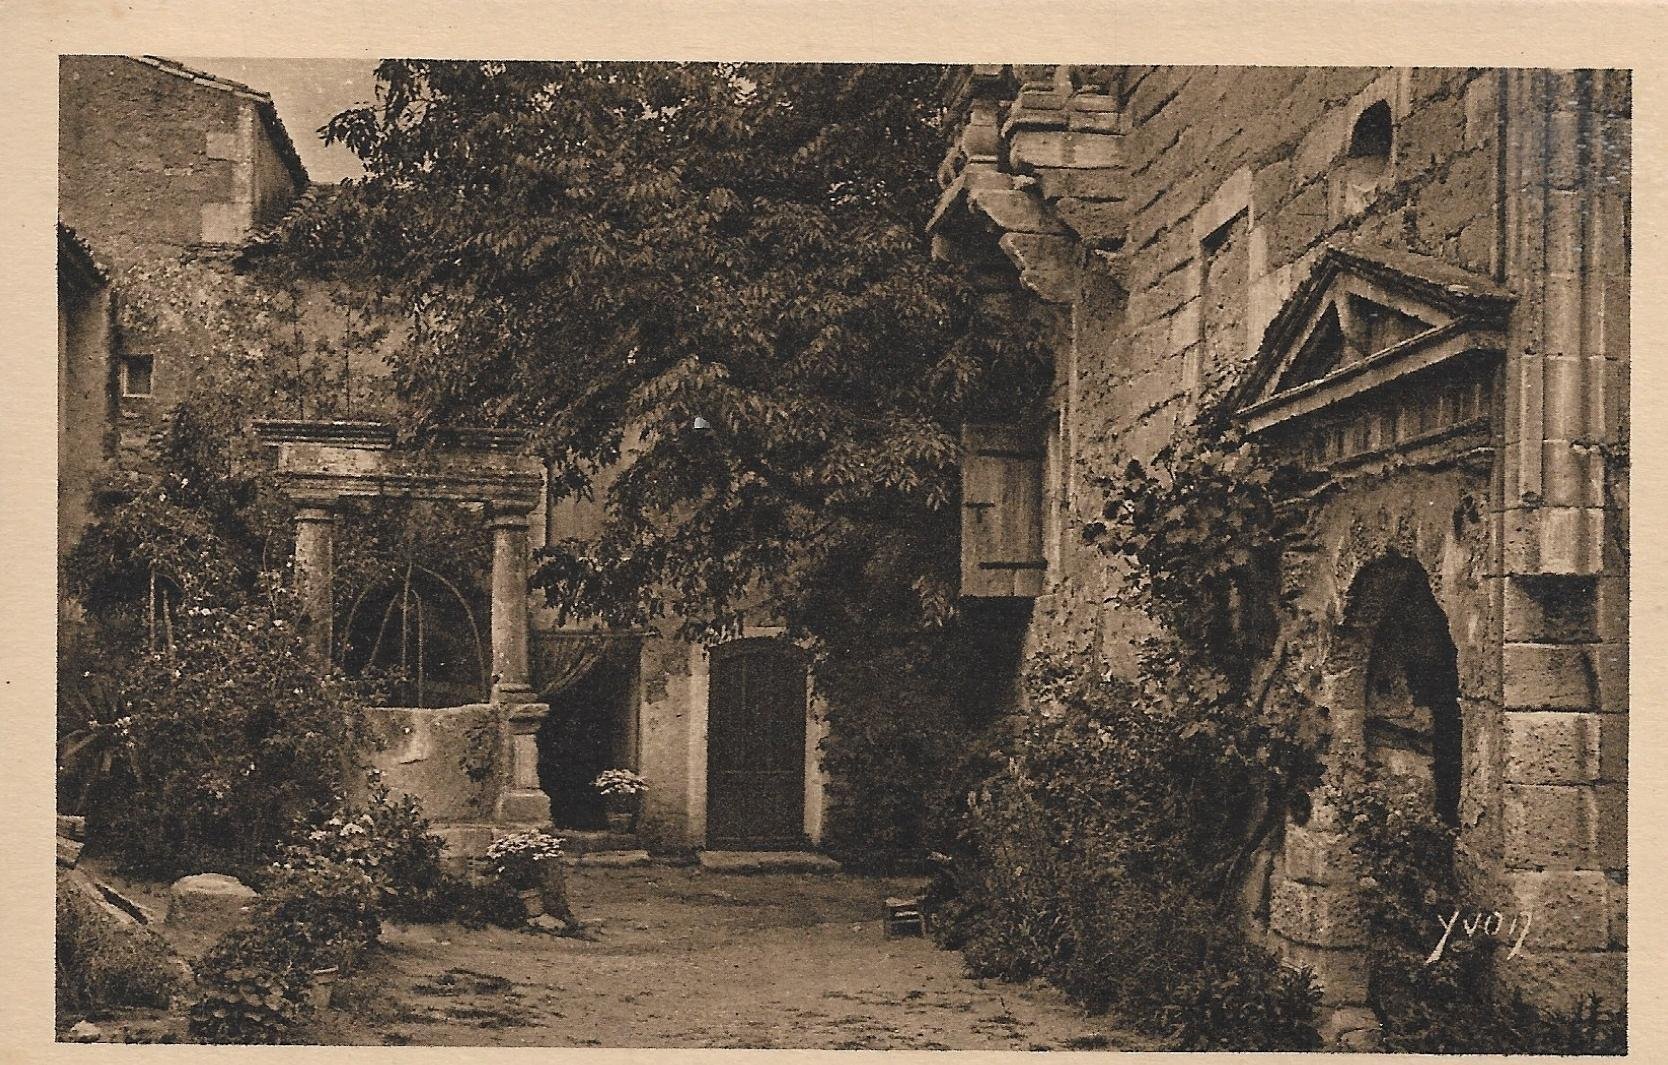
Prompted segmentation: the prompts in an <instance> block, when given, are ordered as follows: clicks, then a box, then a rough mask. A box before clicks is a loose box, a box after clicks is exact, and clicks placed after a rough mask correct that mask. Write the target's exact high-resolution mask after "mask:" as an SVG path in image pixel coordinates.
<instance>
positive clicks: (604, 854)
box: [562, 850, 654, 869]
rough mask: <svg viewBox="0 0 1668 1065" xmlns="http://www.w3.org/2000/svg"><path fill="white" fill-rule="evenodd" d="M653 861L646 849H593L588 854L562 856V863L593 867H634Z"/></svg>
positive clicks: (649, 863)
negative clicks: (593, 850)
mask: <svg viewBox="0 0 1668 1065" xmlns="http://www.w3.org/2000/svg"><path fill="white" fill-rule="evenodd" d="M653 862H654V859H653V858H651V857H649V852H648V851H646V850H612V851H595V852H592V853H588V854H570V855H565V856H564V857H563V858H562V863H563V864H564V865H573V866H581V867H585V868H595V869H635V868H637V867H638V866H643V865H651V864H653Z"/></svg>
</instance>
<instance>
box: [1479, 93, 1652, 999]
mask: <svg viewBox="0 0 1668 1065" xmlns="http://www.w3.org/2000/svg"><path fill="white" fill-rule="evenodd" d="M1503 88H1504V92H1505V100H1506V101H1507V111H1506V118H1507V137H1506V144H1505V158H1504V162H1505V164H1506V182H1505V184H1506V187H1507V188H1508V189H1509V190H1511V193H1510V198H1509V199H1508V201H1507V207H1508V211H1507V215H1506V220H1505V221H1506V227H1505V232H1504V234H1503V238H1504V239H1503V249H1504V252H1505V263H1504V265H1505V274H1506V283H1507V285H1508V286H1510V287H1511V288H1512V289H1513V290H1514V291H1516V292H1518V293H1519V301H1518V305H1517V308H1516V309H1515V311H1514V313H1513V316H1512V325H1511V330H1510V333H1509V338H1508V339H1509V345H1508V347H1509V350H1508V352H1507V360H1506V373H1505V381H1506V401H1505V404H1504V423H1505V424H1504V439H1505V448H1504V450H1503V451H1502V455H1501V459H1502V466H1503V471H1502V481H1503V491H1502V497H1503V498H1502V504H1501V505H1502V510H1501V514H1500V532H1499V534H1498V535H1499V537H1500V542H1501V555H1502V557H1501V567H1500V568H1501V572H1502V578H1501V584H1500V588H1499V593H1498V599H1497V601H1498V602H1499V603H1500V610H1501V635H1502V643H1503V647H1502V652H1501V667H1500V668H1501V674H1502V679H1501V686H1500V705H1501V709H1500V748H1501V770H1500V772H1501V781H1502V783H1501V802H1500V808H1501V812H1500V831H1501V855H1500V865H1501V866H1502V868H1501V869H1500V870H1499V875H1500V877H1501V879H1502V880H1503V882H1504V883H1503V887H1504V889H1505V892H1504V893H1505V896H1506V897H1505V898H1504V899H1503V901H1502V903H1501V905H1500V908H1501V909H1502V910H1510V911H1514V912H1511V913H1507V914H1506V917H1507V919H1508V920H1509V919H1510V918H1511V917H1512V916H1516V915H1519V914H1522V915H1532V922H1531V924H1530V925H1529V932H1528V934H1527V936H1526V938H1525V939H1524V941H1523V945H1522V950H1521V952H1520V953H1519V954H1518V955H1517V956H1516V957H1514V958H1512V959H1510V960H1509V961H1507V962H1502V963H1501V964H1500V966H1499V969H1498V975H1499V976H1500V978H1501V979H1502V980H1504V981H1506V982H1507V983H1509V984H1510V985H1512V986H1514V987H1515V988H1516V989H1517V990H1519V991H1521V992H1522V993H1523V994H1524V996H1525V997H1526V998H1528V999H1529V1000H1530V1001H1531V1002H1533V1003H1536V1004H1538V1005H1543V1006H1551V1007H1555V1008H1568V1007H1571V1006H1574V1005H1577V1004H1578V1003H1579V1001H1580V1000H1581V999H1582V998H1583V997H1585V996H1586V995H1588V994H1590V993H1591V994H1597V995H1598V996H1599V997H1600V998H1601V999H1602V1000H1603V1001H1605V1002H1607V1003H1617V1004H1619V1003H1620V1002H1621V1001H1623V998H1624V996H1625V994H1626V975H1627V953H1626V951H1627V765H1628V749H1627V731H1628V708H1629V697H1628V666H1627V626H1626V607H1625V603H1626V601H1627V592H1626V589H1627V579H1628V578H1627V563H1626V558H1625V554H1624V553H1623V552H1622V551H1620V550H1619V548H1618V546H1617V544H1616V543H1615V542H1614V540H1613V539H1612V538H1611V536H1610V535H1608V534H1607V526H1609V525H1612V524H1613V523H1625V520H1626V516H1625V507H1626V499H1625V496H1622V497H1615V496H1613V495H1612V492H1611V487H1610V485H1611V482H1612V481H1613V480H1615V479H1616V478H1617V477H1618V476H1621V477H1625V471H1618V470H1614V469H1609V468H1607V463H1608V459H1609V456H1608V454H1607V451H1608V450H1609V449H1611V448H1615V447H1617V446H1618V445H1620V444H1623V443H1624V442H1625V441H1626V438H1627V430H1626V424H1625V419H1626V416H1627V407H1626V397H1627V366H1628V360H1629V337H1628V332H1627V329H1628V293H1627V278H1626V273H1625V270H1626V263H1627V256H1626V213H1627V191H1626V190H1627V184H1628V182H1627V178H1628V176H1629V173H1630V169H1631V165H1630V159H1629V157H1628V149H1627V145H1628V136H1627V132H1628V127H1629V123H1630V114H1631V106H1630V104H1629V102H1628V101H1629V97H1630V95H1631V88H1630V85H1629V83H1628V81H1627V74H1626V72H1625V71H1617V72H1609V71H1593V72H1583V71H1555V70H1523V71H1518V70H1514V71H1509V72H1507V74H1506V75H1505V76H1504V78H1503Z"/></svg>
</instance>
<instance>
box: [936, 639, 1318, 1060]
mask: <svg viewBox="0 0 1668 1065" xmlns="http://www.w3.org/2000/svg"><path fill="white" fill-rule="evenodd" d="M1026 688H1027V692H1028V693H1029V696H1030V702H1031V706H1032V712H1031V713H1030V714H1029V715H1028V716H1027V717H1026V718H1025V719H1024V720H1023V722H1022V723H1020V724H1019V725H1018V726H1017V734H1016V735H1013V736H1011V737H1009V738H1007V741H1006V742H1005V743H1004V744H1003V750H1005V751H1006V752H1007V757H1006V759H1005V761H1003V763H1002V764H1001V765H1000V766H999V768H998V769H997V770H996V771H995V772H994V773H992V774H991V775H990V776H989V777H987V778H986V779H985V780H983V781H982V782H981V783H980V784H979V785H978V786H977V788H976V790H975V791H974V792H973V793H972V794H971V795H969V796H968V797H967V802H966V812H965V822H964V827H963V828H962V830H961V832H960V834H959V836H958V838H957V839H956V840H955V841H954V844H953V845H952V851H951V853H950V854H949V855H948V859H949V860H948V869H947V872H948V876H947V877H946V878H945V880H946V882H945V883H944V884H942V885H941V888H940V891H942V892H943V893H944V896H945V897H944V898H943V899H942V901H941V902H940V906H941V908H942V911H943V913H944V915H945V917H946V921H945V923H944V926H943V927H944V928H945V931H946V938H947V940H948V942H949V943H950V944H951V945H953V946H959V947H961V948H962V949H963V950H964V951H965V953H966V955H967V958H968V961H969V963H970V965H971V966H972V967H973V968H974V970H975V971H977V972H981V973H987V974H992V975H999V976H1003V977H1006V978H1010V979H1014V978H1023V977H1026V976H1032V975H1041V976H1046V977H1047V978H1049V979H1050V980H1051V981H1052V982H1054V983H1056V984H1057V985H1059V986H1060V987H1061V988H1063V989H1064V990H1066V991H1067V992H1068V993H1069V994H1071V995H1072V996H1073V997H1074V998H1076V999H1077V1000H1079V1001H1081V1002H1083V1003H1084V1004H1085V1005H1087V1006H1089V1007H1090V1008H1092V1009H1096V1010H1112V1011H1114V1012H1115V1013H1116V1014H1118V1015H1119V1016H1120V1017H1121V1018H1123V1019H1125V1020H1126V1021H1128V1022H1130V1023H1133V1024H1137V1025H1140V1026H1142V1027H1145V1028H1147V1029H1149V1030H1151V1031H1153V1032H1154V1033H1155V1034H1159V1035H1161V1036H1163V1037H1165V1038H1166V1039H1167V1041H1168V1043H1169V1045H1173V1046H1175V1047H1178V1048H1184V1049H1236V1050H1252V1049H1304V1048H1308V1047H1311V1046H1314V1045H1316V1043H1317V1039H1318V1037H1317V1036H1316V1035H1315V1031H1314V1026H1313V1025H1314V1018H1315V1011H1316V1007H1317V1005H1318V997H1317V995H1316V993H1315V991H1314V989H1313V987H1312V985H1311V983H1310V980H1309V978H1308V976H1307V975H1305V974H1301V973H1297V972H1294V971H1291V970H1288V969H1284V968H1282V967H1281V966H1280V965H1279V964H1278V962H1277V961H1276V960H1275V959H1274V958H1273V957H1272V956H1270V955H1269V954H1267V953H1266V952H1265V951H1263V950H1261V949H1260V948H1258V947H1256V946H1255V945H1253V944H1252V943H1250V942H1249V941H1247V940H1246V939H1245V938H1244V937H1243V934H1242V933H1241V932H1240V931H1239V930H1238V925H1237V916H1238V915H1237V913H1236V912H1235V911H1234V909H1233V907H1232V902H1233V888H1234V887H1235V886H1237V883H1238V881H1237V878H1236V874H1237V873H1238V872H1239V871H1240V865H1241V863H1242V862H1243V861H1244V860H1245V858H1247V857H1248V856H1249V853H1250V852H1249V849H1248V848H1249V846H1250V845H1251V843H1252V841H1254V840H1255V839H1256V838H1257V835H1256V834H1255V829H1256V828H1257V827H1258V826H1259V825H1260V824H1261V820H1262V819H1261V810H1262V809H1263V808H1264V807H1265V805H1266V802H1267V800H1266V798H1264V797H1262V796H1263V793H1264V792H1265V790H1266V789H1267V788H1269V787H1270V781H1269V777H1268V766H1266V765H1265V764H1264V763H1263V762H1261V761H1259V760H1258V758H1257V755H1256V753H1254V752H1259V751H1263V750H1265V749H1266V748H1267V747H1268V745H1269V744H1270V737H1269V735H1268V734H1267V732H1266V730H1265V729H1264V727H1263V726H1262V725H1261V724H1260V723H1258V722H1257V721H1256V720H1255V719H1254V717H1251V716H1250V715H1247V714H1246V713H1244V712H1243V710H1242V709H1241V708H1239V707H1235V706H1232V705H1229V704H1225V703H1223V702H1220V701H1218V700H1217V699H1216V698H1215V697H1214V696H1213V695H1210V694H1208V693H1199V694H1200V695H1201V696H1202V697H1201V698H1196V699H1189V698H1185V697H1184V698H1176V696H1177V695H1178V694H1179V693H1178V692H1176V691H1172V690H1167V689H1166V688H1164V687H1162V686H1151V687H1148V688H1146V689H1145V690H1144V689H1143V688H1142V687H1139V686H1136V685H1133V684H1130V683H1127V682H1124V681H1120V680H1118V679H1115V678H1108V677H1106V676H1104V675H1102V674H1101V672H1100V667H1099V665H1098V663H1097V662H1096V661H1095V660H1094V659H1093V657H1092V656H1090V655H1086V654H1080V655H1069V656H1042V657H1040V658H1038V659H1037V660H1036V661H1035V662H1034V663H1033V664H1032V665H1031V667H1030V668H1029V669H1028V670H1027V676H1026ZM1271 761H1272V759H1271Z"/></svg>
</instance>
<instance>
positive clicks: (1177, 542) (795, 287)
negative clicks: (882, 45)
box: [8, 38, 1634, 1055]
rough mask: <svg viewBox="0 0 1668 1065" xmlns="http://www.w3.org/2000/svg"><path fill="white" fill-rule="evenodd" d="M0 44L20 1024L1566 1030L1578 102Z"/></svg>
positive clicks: (1593, 82) (1451, 72) (527, 1043)
mask: <svg viewBox="0 0 1668 1065" xmlns="http://www.w3.org/2000/svg"><path fill="white" fill-rule="evenodd" d="M135 39H136V40H137V39H138V38H135ZM987 43H988V42H987ZM1087 50H1088V49H1085V51H1087ZM1029 51H1031V49H1022V48H1016V52H1021V53H1023V52H1029ZM1022 57H1023V56H1022ZM1139 57H1140V56H1139V55H1132V56H1131V58H1139ZM853 58H856V56H855V55H854V56H853ZM1058 58H1059V59H1061V60H1069V59H1071V56H1070V55H1061V56H1059V57H1058ZM56 62H57V71H58V81H57V87H56V94H57V115H56V128H57V133H56V151H57V204H56V215H57V217H56V263H57V275H56V289H57V330H58V331H57V344H58V362H57V440H56V453H57V459H56V476H57V496H56V506H57V515H56V530H57V540H56V547H57V571H56V574H57V576H56V579H57V608H58V612H57V618H56V647H57V651H56V669H57V672H56V734H55V737H54V741H55V747H56V792H55V796H54V798H55V816H56V855H57V857H56V865H57V868H56V892H55V898H56V906H55V957H54V968H55V985H54V988H55V997H54V1003H55V1018H54V1034H55V1038H56V1040H57V1041H59V1042H65V1043H196V1044H301V1045H311V1046H444V1047H547V1048H583V1047H603V1048H662V1049H669V1050H693V1049H697V1048H719V1049H728V1050H738V1049H781V1050H790V1049H797V1050H829V1051H833V1050H905V1051H908V1050H916V1051H934V1050H937V1051H947V1050H964V1051H965V1050H982V1051H1030V1052H1042V1051H1056V1052H1058V1051H1106V1052H1132V1051H1308V1052H1328V1051H1330V1052H1337V1051H1346V1052H1359V1051H1381V1052H1390V1053H1444V1054H1454V1053H1469V1054H1510V1055H1519V1054H1523V1055H1528V1054H1606V1055H1624V1054H1626V1053H1627V1050H1628V1005H1629V1001H1628V1000H1629V995H1628V927H1627V926H1628V865H1629V863H1628V779H1629V774H1628V723H1629V693H1628V678H1629V666H1628V647H1629V635H1628V634H1629V606H1630V547H1629V470H1630V459H1629V440H1630V432H1629V421H1630V419H1629V411H1630V404H1629V350H1630V349H1629V344H1630V285H1631V282H1632V274H1631V266H1630V264H1631V259H1632V188H1633V179H1632V158H1633V139H1632V133H1631V129H1632V93H1633V81H1634V79H1633V73H1632V71H1630V70H1629V69H1626V68H1592V67H1581V68H1552V67H1546V66H1513V67H1490V66H1336V65H1232V66H1224V65H1217V66H1204V65H1133V64H1132V65H1089V64H1083V63H1076V62H1069V61H1061V62H1054V63H1029V64H1027V63H973V62H961V63H957V62H937V61H935V62H910V63H902V62H878V61H877V62H785V61H762V60H747V61H742V60H729V61H713V60H696V59H682V60H678V61H671V60H666V61H623V60H617V59H612V58H606V59H603V58H599V59H596V60H586V59H576V58H572V57H571V56H570V57H566V58H560V59H555V58H553V59H532V58H527V57H525V56H517V57H514V58H504V59H484V58H479V57H475V58H388V57H386V56H385V55H384V56H378V57H366V58H343V57H335V58H293V59H286V58H272V57H257V56H253V55H243V56H239V55H219V54H216V53H209V52H199V53H192V52H181V53H179V54H169V55H157V54H148V53H137V52H136V53H135V54H102V53H100V54H94V53H91V52H86V51H81V52H73V53H71V52H64V53H62V54H59V55H58V56H57V60H56ZM39 357H40V358H41V359H42V361H43V363H44V351H43V352H42V353H41V354H40V356H39ZM50 446H51V445H47V444H44V443H43V450H42V451H41V452H40V454H41V455H42V456H43V457H42V459H41V462H42V463H43V464H48V465H49V463H48V460H46V459H45V458H44V456H45V455H46V454H47V453H48V452H47V451H45V450H44V448H46V447H50ZM43 624H44V622H43ZM8 683H9V682H8ZM36 712H37V713H38V714H39V716H40V717H41V718H42V719H43V720H44V719H45V717H46V713H45V706H44V704H43V705H42V706H41V707H40V708H38V710H37V711H36ZM43 823H44V822H43ZM39 872H40V874H41V875H42V877H43V879H44V869H41V870H39Z"/></svg>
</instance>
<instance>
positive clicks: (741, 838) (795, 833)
mask: <svg viewBox="0 0 1668 1065" xmlns="http://www.w3.org/2000/svg"><path fill="white" fill-rule="evenodd" d="M805 695H806V692H805V657H804V653H803V652H802V651H801V650H800V649H799V648H797V647H795V646H794V645H792V644H790V643H786V642H783V641H780V640H769V639H759V640H738V641H736V642H734V643H728V644H723V645H721V646H719V647H717V648H715V649H714V650H713V656H712V672H711V678H710V684H709V687H708V700H707V846H709V847H712V848H714V849H723V850H787V849H792V848H797V847H803V846H805V845H806V841H805Z"/></svg>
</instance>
